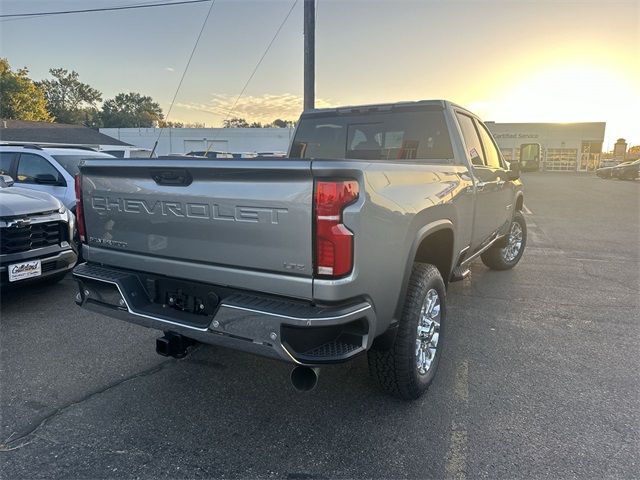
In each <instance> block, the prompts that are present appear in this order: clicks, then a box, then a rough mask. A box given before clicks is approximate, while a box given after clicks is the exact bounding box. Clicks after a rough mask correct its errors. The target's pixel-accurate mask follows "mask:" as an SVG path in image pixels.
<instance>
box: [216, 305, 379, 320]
mask: <svg viewBox="0 0 640 480" xmlns="http://www.w3.org/2000/svg"><path fill="white" fill-rule="evenodd" d="M220 307H221V308H222V307H225V308H235V309H236V310H244V311H246V312H252V313H259V314H261V315H269V316H271V317H278V318H285V319H287V320H297V321H300V322H304V321H305V320H311V319H310V318H307V317H291V316H289V315H282V314H280V313H272V312H265V311H264V310H254V309H253V308H247V307H239V306H237V305H229V304H227V303H221V304H220ZM369 309H371V305H366V306H364V307H361V308H359V309H358V310H354V311H352V312H347V313H345V314H343V315H337V316H333V317H314V318H313V320H339V319H341V318H346V317H350V316H351V315H356V314H358V313H360V312H364V311H365V310H369Z"/></svg>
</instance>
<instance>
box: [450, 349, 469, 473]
mask: <svg viewBox="0 0 640 480" xmlns="http://www.w3.org/2000/svg"><path fill="white" fill-rule="evenodd" d="M453 391H454V393H455V399H456V404H457V405H456V410H457V411H458V415H457V417H458V419H457V420H455V421H452V422H451V437H450V439H449V449H448V451H447V463H446V465H445V478H447V479H456V480H465V479H466V478H467V450H468V445H467V443H468V433H467V421H466V419H467V415H468V408H469V363H468V362H467V361H466V360H464V361H462V362H460V363H459V364H458V366H457V367H456V374H455V380H454V385H453Z"/></svg>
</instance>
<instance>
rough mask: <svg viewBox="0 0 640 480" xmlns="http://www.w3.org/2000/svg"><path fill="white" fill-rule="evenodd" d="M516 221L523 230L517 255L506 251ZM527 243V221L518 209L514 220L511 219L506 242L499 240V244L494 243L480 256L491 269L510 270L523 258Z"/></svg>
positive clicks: (521, 230)
mask: <svg viewBox="0 0 640 480" xmlns="http://www.w3.org/2000/svg"><path fill="white" fill-rule="evenodd" d="M514 223H516V224H517V227H519V229H520V232H521V241H520V247H519V249H518V252H517V254H516V255H515V256H513V257H512V256H510V255H508V254H507V253H506V250H507V249H508V246H509V242H510V240H511V238H512V235H513V229H514V225H513V224H514ZM526 245H527V222H526V221H525V219H524V215H523V214H522V212H519V211H516V213H515V214H514V215H513V220H512V221H511V225H510V226H509V234H508V235H507V237H506V238H505V242H504V243H503V242H499V243H498V244H497V245H494V246H493V247H491V248H490V249H489V250H487V251H486V252H484V253H483V254H482V255H481V256H480V258H481V259H482V263H484V264H485V265H486V266H487V267H489V268H490V269H491V270H509V269H511V268H513V267H515V266H516V265H517V264H518V262H519V261H520V259H521V258H522V254H523V253H524V249H525V247H526Z"/></svg>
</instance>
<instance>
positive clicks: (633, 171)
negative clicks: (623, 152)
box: [611, 160, 640, 180]
mask: <svg viewBox="0 0 640 480" xmlns="http://www.w3.org/2000/svg"><path fill="white" fill-rule="evenodd" d="M611 176H612V177H615V178H619V179H620V180H635V179H636V178H640V160H635V161H633V162H624V163H620V164H619V165H617V166H615V167H613V168H612V170H611Z"/></svg>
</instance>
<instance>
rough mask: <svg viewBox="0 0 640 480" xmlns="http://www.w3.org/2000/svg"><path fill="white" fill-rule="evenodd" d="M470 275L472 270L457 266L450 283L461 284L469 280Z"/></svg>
mask: <svg viewBox="0 0 640 480" xmlns="http://www.w3.org/2000/svg"><path fill="white" fill-rule="evenodd" d="M470 273H471V270H469V269H468V268H467V267H461V266H457V267H456V268H454V269H453V272H451V280H450V281H451V282H459V281H461V280H464V279H465V278H467V277H468V276H469V274H470Z"/></svg>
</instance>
